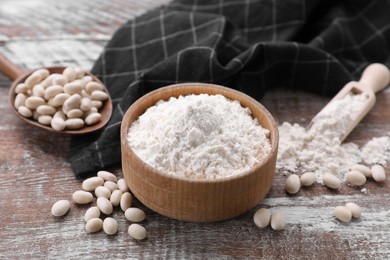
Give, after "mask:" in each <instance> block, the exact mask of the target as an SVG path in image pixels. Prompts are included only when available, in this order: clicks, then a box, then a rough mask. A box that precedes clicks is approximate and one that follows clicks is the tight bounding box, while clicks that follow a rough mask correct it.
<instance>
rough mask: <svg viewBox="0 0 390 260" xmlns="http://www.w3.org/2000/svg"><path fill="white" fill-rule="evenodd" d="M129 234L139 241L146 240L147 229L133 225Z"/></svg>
mask: <svg viewBox="0 0 390 260" xmlns="http://www.w3.org/2000/svg"><path fill="white" fill-rule="evenodd" d="M127 232H128V233H129V235H130V236H131V237H132V238H134V239H137V240H143V239H145V238H146V229H145V228H144V227H143V226H141V225H139V224H131V225H130V226H129V229H128V231H127Z"/></svg>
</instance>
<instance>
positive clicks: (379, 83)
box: [359, 63, 390, 93]
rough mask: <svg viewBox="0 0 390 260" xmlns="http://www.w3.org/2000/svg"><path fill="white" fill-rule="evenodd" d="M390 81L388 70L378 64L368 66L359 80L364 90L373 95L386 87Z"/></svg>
mask: <svg viewBox="0 0 390 260" xmlns="http://www.w3.org/2000/svg"><path fill="white" fill-rule="evenodd" d="M389 81H390V71H389V69H388V68H387V67H386V66H385V65H383V64H380V63H374V64H371V65H370V66H368V67H367V68H366V69H365V70H364V71H363V74H362V77H361V78H360V80H359V83H361V84H362V85H363V86H364V87H365V88H368V89H371V90H372V91H373V92H374V93H376V92H378V91H380V90H382V89H384V88H385V87H387V85H388V84H389Z"/></svg>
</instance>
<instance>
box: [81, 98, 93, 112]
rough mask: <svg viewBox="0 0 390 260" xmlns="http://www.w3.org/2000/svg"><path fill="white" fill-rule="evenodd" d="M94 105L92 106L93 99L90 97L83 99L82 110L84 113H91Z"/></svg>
mask: <svg viewBox="0 0 390 260" xmlns="http://www.w3.org/2000/svg"><path fill="white" fill-rule="evenodd" d="M91 107H92V104H91V99H89V98H88V97H83V98H81V103H80V109H81V110H83V111H89V110H91Z"/></svg>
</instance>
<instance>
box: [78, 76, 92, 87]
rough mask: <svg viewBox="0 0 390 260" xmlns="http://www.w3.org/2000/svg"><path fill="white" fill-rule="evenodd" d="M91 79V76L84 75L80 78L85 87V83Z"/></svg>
mask: <svg viewBox="0 0 390 260" xmlns="http://www.w3.org/2000/svg"><path fill="white" fill-rule="evenodd" d="M92 80H93V79H92V77H91V76H88V75H87V76H84V77H83V78H82V79H81V81H82V82H83V83H84V86H85V87H87V86H86V85H87V84H88V83H89V82H91V81H92Z"/></svg>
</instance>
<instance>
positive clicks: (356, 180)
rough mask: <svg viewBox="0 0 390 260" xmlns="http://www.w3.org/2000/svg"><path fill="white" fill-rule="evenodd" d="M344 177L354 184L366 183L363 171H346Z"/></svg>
mask: <svg viewBox="0 0 390 260" xmlns="http://www.w3.org/2000/svg"><path fill="white" fill-rule="evenodd" d="M345 179H346V181H347V182H349V183H350V184H352V185H354V186H362V185H363V184H365V183H366V176H364V174H363V173H361V172H358V171H355V170H352V171H349V172H347V174H346V175H345Z"/></svg>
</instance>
